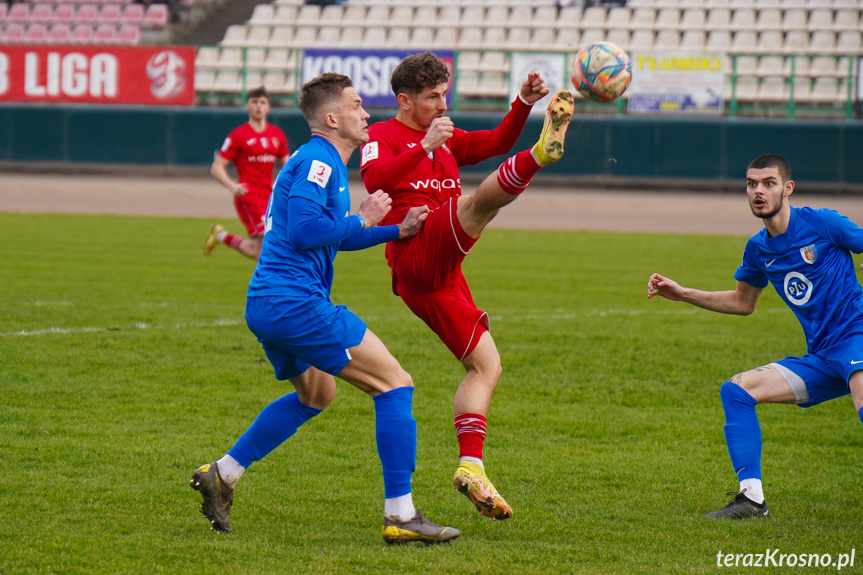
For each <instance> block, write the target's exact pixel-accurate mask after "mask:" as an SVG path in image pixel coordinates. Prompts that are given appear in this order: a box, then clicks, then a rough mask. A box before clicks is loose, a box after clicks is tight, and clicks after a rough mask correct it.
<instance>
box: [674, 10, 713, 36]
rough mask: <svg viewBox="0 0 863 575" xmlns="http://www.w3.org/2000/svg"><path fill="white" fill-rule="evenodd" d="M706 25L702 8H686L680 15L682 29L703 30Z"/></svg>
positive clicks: (705, 16) (704, 12) (705, 15)
mask: <svg viewBox="0 0 863 575" xmlns="http://www.w3.org/2000/svg"><path fill="white" fill-rule="evenodd" d="M706 27H707V14H706V11H705V10H704V9H703V8H687V9H686V10H684V11H683V14H682V15H681V16H680V28H681V29H682V30H687V31H693V30H704V29H705V28H706Z"/></svg>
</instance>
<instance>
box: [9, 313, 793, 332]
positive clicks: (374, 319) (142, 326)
mask: <svg viewBox="0 0 863 575" xmlns="http://www.w3.org/2000/svg"><path fill="white" fill-rule="evenodd" d="M702 312H703V313H708V312H704V310H700V309H697V308H693V307H681V308H679V309H660V308H654V309H640V308H639V309H617V308H610V309H592V310H590V311H586V312H559V313H549V314H513V315H490V316H489V318H490V319H491V320H494V321H496V322H497V321H503V322H507V321H525V320H528V321H535V320H539V321H552V322H554V321H563V320H573V319H579V318H594V317H600V318H602V317H636V316H650V315H652V316H673V315H692V314H696V313H702ZM778 312H786V313H787V312H788V310H787V309H785V308H783V307H776V308H768V309H764V310H761V311H760V312H759V313H778ZM362 319H363V320H364V321H366V322H367V323H373V324H374V323H387V322H390V321H396V320H395V319H394V318H392V317H379V316H363V318H362ZM411 319H416V318H411ZM398 321H401V320H400V319H399V320H398ZM417 321H419V320H417ZM243 324H245V321H244V320H242V319H219V320H215V321H211V322H188V323H174V324H149V323H136V324H134V325H131V326H118V325H113V326H104V327H92V326H91V327H46V328H42V329H34V330H21V331H7V332H0V337H31V336H38V335H75V334H83V333H101V332H106V331H120V332H126V331H135V330H138V331H146V330H182V329H200V328H212V327H232V326H236V325H243Z"/></svg>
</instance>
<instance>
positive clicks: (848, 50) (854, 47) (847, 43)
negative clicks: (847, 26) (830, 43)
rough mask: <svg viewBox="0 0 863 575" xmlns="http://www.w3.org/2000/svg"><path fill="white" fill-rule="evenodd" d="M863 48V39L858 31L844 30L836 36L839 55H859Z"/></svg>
mask: <svg viewBox="0 0 863 575" xmlns="http://www.w3.org/2000/svg"><path fill="white" fill-rule="evenodd" d="M861 47H863V39H861V37H860V31H858V30H843V31H842V32H839V34H838V35H837V36H836V52H837V53H839V54H858V53H859V52H860V51H861Z"/></svg>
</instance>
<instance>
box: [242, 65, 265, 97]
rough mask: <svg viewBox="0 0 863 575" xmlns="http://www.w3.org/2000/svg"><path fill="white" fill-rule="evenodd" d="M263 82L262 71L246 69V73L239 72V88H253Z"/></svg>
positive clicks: (247, 89)
mask: <svg viewBox="0 0 863 575" xmlns="http://www.w3.org/2000/svg"><path fill="white" fill-rule="evenodd" d="M263 84H264V73H263V72H260V71H258V70H246V74H245V75H243V74H240V89H245V90H246V91H247V92H248V91H249V90H254V89H255V88H258V87H260V86H262V85H263Z"/></svg>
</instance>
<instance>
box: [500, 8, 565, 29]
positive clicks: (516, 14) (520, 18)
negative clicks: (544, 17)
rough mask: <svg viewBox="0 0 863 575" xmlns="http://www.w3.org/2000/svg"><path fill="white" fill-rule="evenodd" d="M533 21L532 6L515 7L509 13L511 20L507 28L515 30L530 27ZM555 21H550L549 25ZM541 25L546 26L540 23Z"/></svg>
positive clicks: (508, 21)
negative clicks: (519, 27)
mask: <svg viewBox="0 0 863 575" xmlns="http://www.w3.org/2000/svg"><path fill="white" fill-rule="evenodd" d="M532 21H533V9H532V8H531V7H530V6H513V7H512V9H511V10H510V11H509V20H507V26H509V27H511V28H514V27H517V26H530V25H531V22H532ZM551 22H554V20H550V21H548V23H551ZM540 25H544V23H543V22H540Z"/></svg>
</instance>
